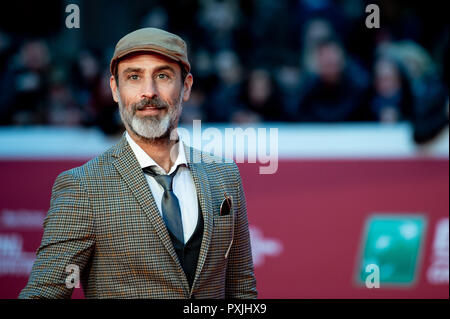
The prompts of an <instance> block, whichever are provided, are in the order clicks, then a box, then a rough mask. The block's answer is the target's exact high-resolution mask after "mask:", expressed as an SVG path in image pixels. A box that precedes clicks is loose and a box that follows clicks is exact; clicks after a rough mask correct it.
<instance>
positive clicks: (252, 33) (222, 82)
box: [0, 0, 449, 143]
mask: <svg viewBox="0 0 450 319" xmlns="http://www.w3.org/2000/svg"><path fill="white" fill-rule="evenodd" d="M122 3H124V5H126V3H128V2H122ZM152 3H153V4H152V5H149V6H148V8H147V10H146V11H145V12H142V10H140V11H139V12H141V13H140V15H139V16H136V17H135V18H136V19H134V20H133V21H135V25H132V26H131V27H130V29H129V30H128V29H127V30H122V33H120V34H119V33H118V34H117V36H116V37H115V38H116V39H117V40H118V39H119V38H120V37H122V36H123V35H125V34H126V33H128V32H129V31H132V30H134V29H137V28H140V27H158V28H163V29H166V30H168V31H172V32H174V33H177V34H179V35H181V36H182V37H183V38H184V39H186V41H187V42H188V46H189V59H190V61H191V64H192V73H193V76H194V87H193V91H192V95H191V98H190V100H189V101H188V102H187V103H186V104H185V105H184V109H183V114H182V119H181V121H182V122H184V123H191V122H192V120H194V119H201V120H203V121H207V122H232V123H239V124H245V123H257V122H266V121H275V122H348V121H353V122H354V121H372V122H383V123H395V122H399V121H410V122H411V123H412V124H413V125H414V133H415V136H414V138H415V140H416V141H417V142H418V143H421V142H426V141H428V140H430V139H432V138H433V137H434V136H435V135H437V134H438V133H439V132H440V130H441V129H442V128H443V127H445V126H446V125H447V123H448V103H449V101H448V35H449V34H448V32H449V28H448V24H447V23H440V24H439V23H435V24H433V25H430V23H433V21H432V19H433V18H432V17H429V16H428V15H427V12H423V5H417V4H413V2H405V1H401V2H396V1H378V2H377V3H378V4H379V7H380V13H381V21H380V22H381V28H379V29H368V28H367V27H366V25H365V19H366V17H367V15H368V13H366V12H365V6H366V5H367V4H368V3H369V2H367V1H359V0H342V1H328V0H293V1H271V0H257V1H256V0H254V1H250V0H249V1H244V0H242V1H239V0H184V1H179V2H177V1H174V2H166V3H164V2H162V1H156V2H155V1H153V2H152ZM83 4H85V5H83ZM80 10H81V14H83V10H88V4H87V1H84V2H83V1H81V2H80ZM106 11H107V10H106ZM106 14H107V12H106ZM90 23H91V24H90V25H92V22H90ZM97 23H102V18H101V17H99V22H97ZM82 27H83V20H82ZM84 27H85V28H86V26H84ZM61 28H62V29H64V25H63V24H61ZM61 32H67V30H62V31H61ZM115 32H117V31H115ZM114 44H115V43H111V45H114ZM59 51H60V50H58V48H56V47H55V44H54V41H52V38H51V37H16V36H15V34H14V32H11V31H10V30H9V31H4V30H2V29H1V26H0V125H42V124H43V125H66V126H86V127H90V126H96V127H99V128H100V129H101V130H102V131H103V132H105V133H106V134H111V135H112V134H117V133H118V132H120V131H121V130H122V127H121V122H120V117H119V114H118V110H117V105H116V104H115V103H114V102H113V100H112V97H111V93H110V88H109V77H110V74H109V68H108V67H109V65H108V63H109V59H110V58H111V55H112V51H111V48H103V49H101V48H100V49H99V48H93V47H89V46H85V47H80V48H78V49H76V50H74V51H73V52H71V55H70V56H67V55H65V56H64V57H62V56H58V52H59Z"/></svg>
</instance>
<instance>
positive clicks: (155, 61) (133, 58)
mask: <svg viewBox="0 0 450 319" xmlns="http://www.w3.org/2000/svg"><path fill="white" fill-rule="evenodd" d="M161 66H170V67H172V68H173V69H174V70H175V72H181V69H180V66H179V64H178V63H177V62H176V61H174V60H172V59H170V58H168V57H166V56H164V55H160V54H157V53H152V52H136V53H132V54H129V55H127V56H125V57H124V58H123V59H121V60H120V61H119V63H118V65H117V70H118V72H119V73H120V72H123V71H124V70H125V69H126V68H128V67H132V68H140V69H143V70H150V71H151V70H153V69H156V68H159V67H161Z"/></svg>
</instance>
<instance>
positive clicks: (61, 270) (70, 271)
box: [19, 171, 95, 299]
mask: <svg viewBox="0 0 450 319" xmlns="http://www.w3.org/2000/svg"><path fill="white" fill-rule="evenodd" d="M93 228H94V225H93V216H92V208H91V205H90V202H89V198H88V195H87V193H86V190H85V189H84V188H83V186H82V184H81V182H80V180H79V179H77V178H76V177H75V176H74V174H73V172H71V171H67V172H64V173H62V174H60V175H59V176H58V177H57V179H56V181H55V184H54V186H53V189H52V196H51V201H50V209H49V211H48V213H47V216H46V218H45V219H44V234H43V237H42V241H41V245H40V247H39V248H38V250H37V254H36V260H35V262H34V265H33V268H32V270H31V274H30V277H29V280H28V283H27V285H26V287H25V288H24V289H23V290H22V292H21V293H20V295H19V298H20V299H28V298H70V297H71V295H72V291H73V288H70V283H69V288H68V287H67V285H66V280H70V279H71V278H73V279H74V280H75V278H76V272H75V269H76V268H77V267H78V269H79V278H80V279H81V278H82V276H83V275H82V274H83V271H84V270H85V266H86V265H87V264H88V261H89V258H90V255H91V253H92V251H93V248H94V244H95V238H94V229H93ZM68 278H69V279H68ZM71 283H75V281H71Z"/></svg>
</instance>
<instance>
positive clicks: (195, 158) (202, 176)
mask: <svg viewBox="0 0 450 319" xmlns="http://www.w3.org/2000/svg"><path fill="white" fill-rule="evenodd" d="M183 145H184V151H185V154H186V160H187V162H188V166H189V170H190V172H191V175H192V178H193V180H194V184H195V188H196V191H197V196H198V199H199V202H200V206H201V211H202V215H203V222H204V230H203V239H202V244H201V247H200V252H199V256H198V262H197V269H196V272H195V278H194V282H193V284H192V289H191V291H190V294H189V297H191V295H192V292H193V291H194V288H195V284H196V282H197V281H198V278H199V276H200V273H201V271H202V268H203V265H204V264H205V259H206V255H207V253H208V249H209V244H210V242H211V237H212V229H213V209H212V198H211V189H210V185H209V180H208V176H207V173H206V171H205V169H204V166H203V165H204V163H202V162H201V159H202V158H201V153H200V152H199V151H198V150H196V149H193V148H192V147H189V146H187V145H185V144H184V143H183Z"/></svg>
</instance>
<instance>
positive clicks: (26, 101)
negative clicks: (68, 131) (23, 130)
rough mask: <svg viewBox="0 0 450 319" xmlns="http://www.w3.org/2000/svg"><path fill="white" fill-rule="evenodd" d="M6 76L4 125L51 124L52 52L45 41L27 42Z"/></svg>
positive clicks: (2, 109) (3, 98) (4, 78)
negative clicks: (50, 86)
mask: <svg viewBox="0 0 450 319" xmlns="http://www.w3.org/2000/svg"><path fill="white" fill-rule="evenodd" d="M10 62H12V63H11V64H10V65H8V66H7V67H6V71H5V73H4V75H3V79H2V81H1V83H2V92H1V94H2V95H4V96H3V97H2V103H3V105H1V106H0V110H1V113H2V114H1V115H2V117H1V122H2V123H3V124H19V125H27V124H41V123H46V122H47V115H48V112H47V109H46V108H47V103H48V97H49V70H50V53H49V49H48V46H47V44H46V42H45V41H43V40H30V41H27V42H25V43H24V44H23V45H22V47H21V48H20V51H19V52H18V54H17V55H15V56H14V58H13V60H12V61H10Z"/></svg>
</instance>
